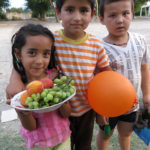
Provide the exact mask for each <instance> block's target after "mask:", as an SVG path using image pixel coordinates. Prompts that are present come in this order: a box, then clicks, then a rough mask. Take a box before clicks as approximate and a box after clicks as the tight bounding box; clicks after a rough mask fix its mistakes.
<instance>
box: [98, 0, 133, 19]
mask: <svg viewBox="0 0 150 150" xmlns="http://www.w3.org/2000/svg"><path fill="white" fill-rule="evenodd" d="M119 1H131V4H132V11H133V12H134V0H100V5H99V14H100V16H102V17H104V8H105V5H106V4H110V3H113V2H119Z"/></svg>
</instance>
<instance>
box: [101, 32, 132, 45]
mask: <svg viewBox="0 0 150 150" xmlns="http://www.w3.org/2000/svg"><path fill="white" fill-rule="evenodd" d="M129 39H130V34H129V33H128V40H127V41H126V42H122V43H115V42H110V41H107V40H105V38H104V39H103V41H104V42H105V43H108V44H111V45H115V46H119V47H126V46H127V45H128V42H129Z"/></svg>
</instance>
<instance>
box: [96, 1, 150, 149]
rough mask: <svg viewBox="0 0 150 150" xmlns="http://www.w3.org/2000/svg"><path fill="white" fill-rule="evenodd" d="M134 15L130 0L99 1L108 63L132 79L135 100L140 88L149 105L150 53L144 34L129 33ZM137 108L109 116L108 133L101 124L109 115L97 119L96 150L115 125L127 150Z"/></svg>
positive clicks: (106, 145)
mask: <svg viewBox="0 0 150 150" xmlns="http://www.w3.org/2000/svg"><path fill="white" fill-rule="evenodd" d="M133 15H134V1H133V0H113V1H112V0H101V3H100V21H101V23H102V24H104V25H105V26H106V28H107V30H108V35H107V36H106V37H105V38H104V39H103V44H104V47H105V50H106V52H107V54H108V56H109V59H110V66H111V67H112V69H113V70H114V71H117V72H119V73H121V74H123V75H124V76H126V77H127V78H128V79H129V80H130V81H131V83H132V84H133V86H134V87H135V90H136V93H137V98H138V99H139V96H140V89H142V94H143V104H144V106H145V108H146V107H148V106H150V84H149V81H150V80H149V69H148V61H149V58H150V57H149V56H150V55H149V50H148V47H147V45H146V42H145V39H144V38H143V36H141V35H140V34H137V33H130V32H128V29H129V27H130V24H131V21H132V19H133ZM136 111H137V109H135V108H133V109H132V110H130V111H129V112H128V113H126V114H123V115H121V116H118V117H111V118H109V125H110V127H111V131H112V132H111V135H110V136H106V135H105V133H104V126H103V125H104V124H106V121H107V119H108V118H106V117H101V118H99V121H98V122H99V124H100V130H99V133H98V136H97V147H98V150H107V148H108V143H109V139H110V137H111V136H112V134H113V131H114V128H115V127H116V126H117V130H118V140H119V144H120V149H121V150H130V138H131V135H132V131H133V125H134V122H135V119H136Z"/></svg>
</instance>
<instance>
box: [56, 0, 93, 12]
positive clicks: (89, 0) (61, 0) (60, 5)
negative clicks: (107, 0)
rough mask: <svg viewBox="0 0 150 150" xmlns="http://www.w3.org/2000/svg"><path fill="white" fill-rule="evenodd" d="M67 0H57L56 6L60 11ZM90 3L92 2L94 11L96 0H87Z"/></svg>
mask: <svg viewBox="0 0 150 150" xmlns="http://www.w3.org/2000/svg"><path fill="white" fill-rule="evenodd" d="M65 1H66V0H56V8H57V9H58V11H59V12H60V11H61V8H62V6H63V4H64V2H65ZM87 1H88V2H89V3H90V4H91V9H92V11H93V9H94V7H95V0H87Z"/></svg>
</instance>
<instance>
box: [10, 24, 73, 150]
mask: <svg viewBox="0 0 150 150" xmlns="http://www.w3.org/2000/svg"><path fill="white" fill-rule="evenodd" d="M54 53H55V46H54V37H53V34H52V33H51V32H50V31H49V30H48V29H47V28H45V27H43V26H41V25H34V24H28V25H26V26H23V27H21V29H20V30H19V31H18V32H17V33H16V34H15V35H14V36H13V37H12V56H13V66H14V69H15V70H16V71H17V72H18V73H19V74H20V76H21V79H22V81H23V83H24V86H26V85H27V84H28V83H29V82H31V81H33V80H40V79H42V78H44V77H51V76H52V78H54V77H55V76H56V74H57V69H56V63H55V57H54ZM16 111H17V113H18V116H19V119H20V121H21V123H22V128H21V135H22V136H23V137H24V138H25V139H26V147H27V148H33V147H37V146H38V147H41V148H46V149H52V150H55V149H56V148H57V150H70V138H69V137H70V134H71V131H70V129H69V121H68V118H66V117H68V116H69V115H70V113H71V107H70V104H69V102H67V103H65V104H64V105H62V107H61V108H60V109H59V110H56V111H52V112H47V113H33V112H28V111H20V110H16Z"/></svg>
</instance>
